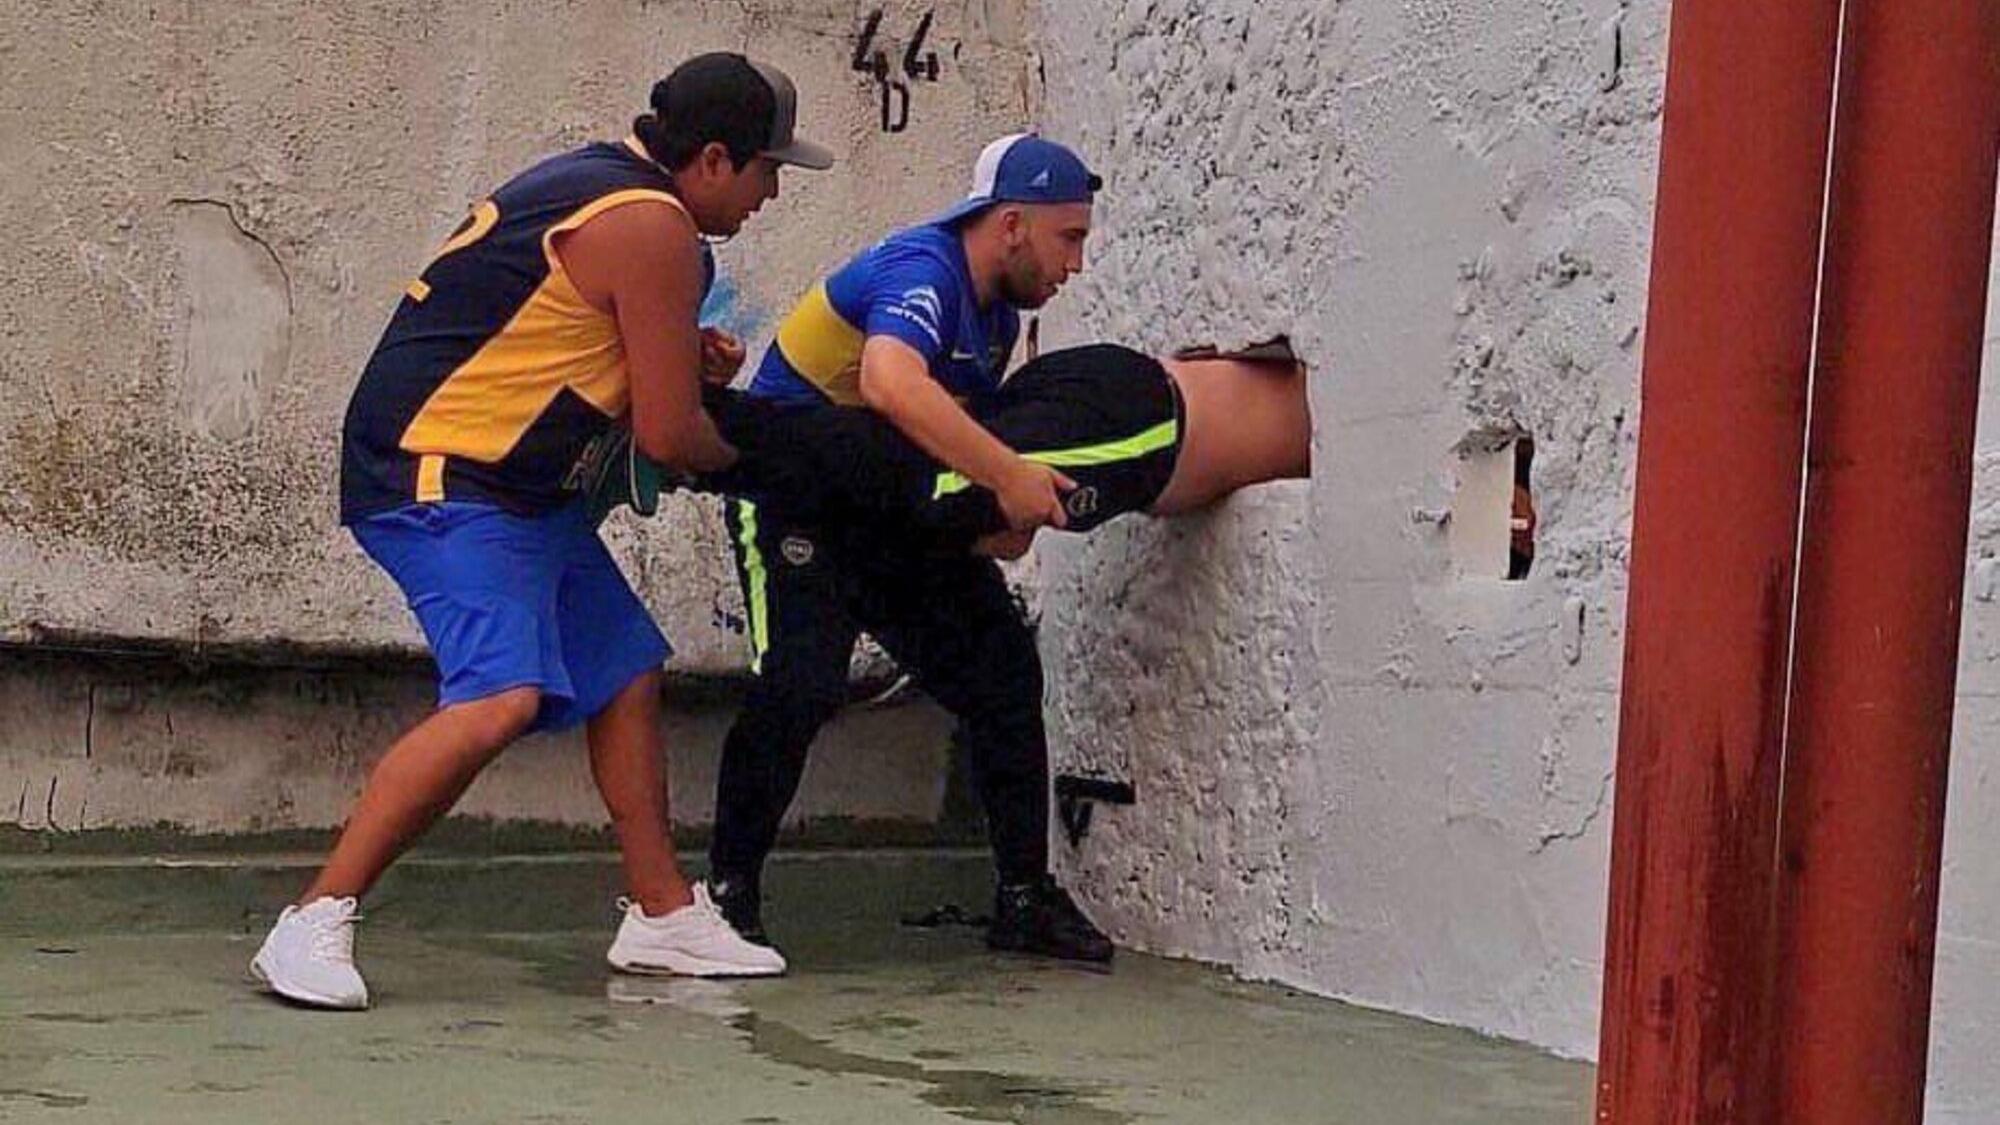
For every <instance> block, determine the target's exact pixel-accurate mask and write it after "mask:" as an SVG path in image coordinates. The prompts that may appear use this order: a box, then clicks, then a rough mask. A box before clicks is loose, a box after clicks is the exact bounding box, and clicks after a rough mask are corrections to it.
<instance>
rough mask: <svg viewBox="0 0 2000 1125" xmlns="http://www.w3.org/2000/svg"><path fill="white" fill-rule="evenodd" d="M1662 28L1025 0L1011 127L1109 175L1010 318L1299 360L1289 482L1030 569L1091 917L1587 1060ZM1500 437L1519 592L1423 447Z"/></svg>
mask: <svg viewBox="0 0 2000 1125" xmlns="http://www.w3.org/2000/svg"><path fill="white" fill-rule="evenodd" d="M1665 20H1666V11H1665V6H1664V5H1649V4H1645V5H1642V4H1634V5H1629V6H1628V5H1626V4H1623V3H1620V2H1619V0H1394V2H1390V3H1382V4H1372V5H1356V4H1346V5H1330V4H1324V3H1317V2H1312V0H1276V2H1252V0H1145V2H1140V0H1122V2H1106V3H1101V4H1090V5H1056V4H1044V5H1043V6H1042V9H1041V23H1040V34H1039V36H1038V37H1037V39H1036V47H1037V49H1038V50H1039V52H1040V53H1041V54H1042V55H1043V57H1044V61H1045V64H1046V73H1047V75H1048V86H1047V89H1046V91H1045V94H1044V98H1045V102H1044V104H1043V115H1044V117H1045V118H1046V120H1047V121H1048V122H1049V124H1050V127H1051V129H1052V130H1053V131H1055V132H1056V133H1058V134H1061V135H1063V136H1066V137H1068V138H1070V139H1073V140H1075V141H1076V142H1078V143H1079V144H1080V145H1081V146H1082V147H1083V148H1084V149H1085V150H1086V152H1087V153H1088V154H1089V155H1090V157H1091V158H1092V159H1093V160H1094V161H1096V162H1097V163H1098V164H1099V165H1101V166H1103V168H1104V170H1105V172H1106V174H1107V177H1108V179H1109V181H1110V187H1109V189H1108V191H1107V194H1106V196H1105V197H1104V199H1103V201H1102V202H1101V204H1100V224H1101V228H1102V234H1101V235H1100V236H1099V244H1098V246H1097V247H1096V253H1095V261H1094V263H1093V266H1092V268H1091V271H1090V272H1089V273H1087V274H1086V275H1085V276H1084V278H1083V279H1081V280H1080V281H1079V282H1078V283H1077V284H1076V285H1075V286H1074V287H1073V289H1072V291H1071V292H1070V293H1068V294H1066V295H1065V296H1064V297H1063V298H1062V299H1061V300H1062V305H1061V307H1060V308H1059V309H1058V310H1055V311H1054V312H1053V313H1052V317H1051V327H1052V328H1054V329H1055V331H1054V332H1052V333H1050V335H1051V336H1053V337H1054V339H1055V341H1056V342H1061V341H1062V340H1064V339H1070V340H1076V339H1082V338H1095V337H1101V336H1109V337H1112V338H1116V339H1120V340H1124V341H1128V342H1133V343H1139V344H1145V345H1151V346H1155V347H1159V346H1166V345H1171V344H1175V343H1180V342H1184V341H1188V340H1193V339H1201V338H1216V337H1219V338H1224V339H1239V340H1240V339H1249V338H1254V337H1257V336H1260V335H1268V334H1270V333H1273V332H1278V331H1283V332H1288V333H1290V334H1291V335H1292V336H1293V337H1294V339H1295V340H1296V341H1297V343H1298V345H1299V347H1300V350H1301V351H1302V353H1303V354H1304V355H1306V356H1307V357H1309V358H1310V359H1311V360H1312V361H1313V362H1314V363H1315V364H1316V365H1317V370H1316V374H1315V377H1314V382H1313V386H1312V408H1313V412H1314V420H1315V441H1314V458H1315V465H1314V479H1313V480H1312V481H1311V482H1310V483H1309V484H1285V485H1278V486H1268V487H1266V488H1263V489H1258V490H1252V491H1251V492H1249V493H1246V494H1243V495H1241V496H1239V497H1237V498H1235V499H1234V500H1232V501H1230V502H1229V503H1227V504H1225V505H1223V506H1222V507H1221V508H1220V509H1219V510H1217V511H1216V512H1214V513H1213V514H1210V515H1207V516H1205V517H1203V518H1200V519H1197V520H1193V521H1188V522H1185V523H1180V524H1177V525H1164V524H1152V525H1147V524H1135V525H1129V526H1120V527H1118V528H1117V529H1116V530H1114V531H1112V532H1110V533H1107V534H1104V535H1101V536H1098V537H1096V538H1095V539H1094V540H1092V541H1089V542H1079V541H1075V540H1067V541H1058V542H1056V543H1053V544H1051V545H1050V546H1049V547H1048V548H1045V549H1044V551H1043V553H1042V559H1041V565H1042V571H1043V574H1044V575H1045V578H1046V581H1047V584H1048V585H1047V589H1046V590H1045V591H1044V602H1043V604H1044V627H1045V636H1044V646H1045V651H1046V652H1047V654H1048V657H1049V664H1050V667H1051V669H1052V670H1053V671H1052V680H1053V686H1052V698H1053V708H1054V711H1053V729H1054V731H1055V738H1056V740H1057V743H1058V754H1059V757H1060V759H1061V762H1062V764H1061V765H1059V767H1058V768H1067V769H1072V770H1082V771H1086V772H1088V771H1093V770H1095V771H1102V772H1105V773H1110V774H1114V775H1118V776H1129V777H1131V778H1132V779H1133V780H1134V781H1135V783H1136V785H1137V788H1138V791H1139V805H1138V807H1137V808H1135V809H1131V810H1101V811H1100V812H1099V814H1098V816H1097V821H1096V827H1095V828H1094V829H1093V835H1092V837H1091V838H1090V840H1089V841H1088V842H1087V843H1086V844H1085V845H1084V847H1083V848H1082V849H1081V850H1080V851H1079V852H1076V853H1069V858H1068V862H1069V863H1070V865H1071V867H1072V869H1073V872H1074V874H1075V877H1076V880H1077V881H1078V882H1079V883H1080V884H1081V886H1082V887H1083V890H1084V894H1085V896H1086V897H1087V898H1088V899H1089V901H1090V904H1091V909H1092V910H1093V912H1094V913H1095V914H1096V915H1097V916H1098V917H1100V918H1101V919H1105V920H1108V921H1109V923H1110V924H1111V927H1112V928H1113V929H1114V930H1115V931H1116V933H1117V935H1118V936H1119V937H1120V938H1121V939H1122V940H1124V941H1127V942H1130V943H1133V944H1136V945H1138V946H1141V947H1144V948H1149V949H1155V950H1160V951H1164V952H1169V953H1174V954H1181V955H1187V956H1193V957H1200V958H1204V959H1212V960H1217V961H1222V962H1226V963H1228V964H1231V965H1233V966H1235V967H1237V968H1238V970H1239V971H1241V972H1243V973H1245V974H1246V975H1249V976H1253V977H1260V978H1271V979H1278V980H1283V981H1286V982H1289V983H1292V984H1295V985H1299V986H1302V987H1306V988H1310V989H1313V990H1316V991H1319V992H1323V993H1326V994H1330V995H1336V996H1343V997H1349V998H1352V999H1355V1000H1358V1001H1360V1002H1363V1003H1367V1004H1373V1005H1380V1006H1383V1007H1387V1008H1393V1009H1397V1010H1400V1011H1405V1012H1413V1013H1417V1014H1420V1015H1424V1016H1428V1017H1432V1018H1436V1019H1439V1020H1444V1021H1447V1022H1451V1023H1457V1024H1463V1025H1467V1026H1470V1027H1474V1028H1478V1029H1481V1030H1484V1031H1488V1032H1493V1033H1496V1034H1501V1035H1507V1036H1513V1037H1518V1038H1522V1039H1526V1040H1529V1041H1532V1042H1535V1043H1540V1044H1544V1045H1547V1046H1549V1047H1551V1048H1553V1049H1555V1050H1558V1051H1560V1052H1563V1053H1565V1054H1572V1055H1588V1054H1590V1053H1592V1052H1593V1051H1594V1049H1595V1046H1596V1033H1597V1002H1598V993H1599V987H1600V983H1599V975H1600V969H1601V964H1602V958H1603V947H1602V943H1603V910H1604V896H1605V877H1606V876H1605V873H1606V867H1607V862H1608V856H1609V827H1610V824H1609V821H1610V817H1609V815H1608V814H1609V808H1610V784H1611V776H1612V752H1613V745H1614V740H1615V735H1616V718H1617V705H1616V690H1617V686H1618V677H1619V669H1620V662H1621V658H1622V644H1623V638H1622V635H1621V629H1622V615H1623V599H1624V590H1625V579H1626V570H1625V559H1626V550H1627V546H1628V532H1629V523H1630V506H1631V500H1630V497H1631V487H1632V471H1633V466H1634V454H1635V452H1636V444H1635V442H1636V428H1637V424H1638V421H1639V419H1638V418H1637V416H1636V410H1637V394H1636V390H1637V383H1638V374H1639V365H1640V356H1641V352H1642V348H1643V340H1642V339H1641V328H1642V322H1643V313H1644V304H1645V296H1646V282H1647V267H1648V254H1649V244H1650V240H1651V211H1652V203H1653V182H1654V172H1655V162H1656V158H1657V147H1658V137H1659V113H1660V105H1661V93H1662V88H1663V80H1664V57H1663V56H1664V52H1665V43H1666V35H1665V30H1666V28H1665ZM1996 350H2000V349H1996ZM1986 404H1987V406H1988V408H1989V409H2000V387H1995V388H1991V389H1990V390H1989V393H1988V395H1987V397H1986ZM1516 431H1525V432H1528V433H1531V434H1532V435H1533V437H1534V439H1535V441H1536V444H1537V447H1538V448H1537V456H1536V460H1535V467H1534V489H1535V494H1536V498H1537V501H1538V504H1539V507H1540V511H1541V515H1542V521H1543V523H1542V531H1541V534H1540V544H1539V553H1538V557H1537V559H1536V563H1535V567H1534V571H1533V573H1532V574H1531V576H1530V577H1529V578H1528V579H1527V580H1526V581H1523V582H1518V583H1514V582H1504V581H1501V580H1500V579H1499V577H1498V576H1497V575H1485V574H1479V575H1468V574H1463V573H1459V572H1458V571H1457V569H1456V568H1455V567H1454V563H1453V558H1452V552H1451V549H1450V545H1449V540H1450V535H1449V533H1448V531H1447V530H1446V527H1447V526H1448V525H1446V524H1442V523H1441V522H1440V519H1441V518H1442V517H1444V516H1445V514H1446V513H1448V512H1449V511H1450V510H1451V508H1452V505H1453V502H1454V487H1453V486H1454V476H1455V468H1454V467H1455V465H1456V462H1457V452H1456V451H1457V450H1459V449H1460V448H1463V447H1464V446H1465V445H1467V444H1470V445H1478V444H1480V443H1482V442H1484V441H1486V440H1488V439H1490V438H1492V437H1494V436H1496V435H1504V434H1507V433H1510V432H1516ZM1983 432H1984V433H1986V434H1987V435H1989V437H1988V438H1987V444H1986V446H1985V447H1983V448H1986V449H1987V452H1986V453H1984V454H1983V455H1982V457H1981V461H1980V468H1981V476H1980V490H1979V503H1980V509H1979V514H1978V517H1977V521H1976V528H1975V531H1976V542H1977V546H1976V548H1975V550H1976V551H1977V552H1978V553H1979V554H1981V555H1993V554H1995V553H1996V552H1997V551H2000V444H1996V442H2000V439H1996V438H1993V437H1991V436H1990V435H1992V434H1994V433H1996V432H2000V431H1996V430H1995V429H1994V428H1993V427H1991V426H1988V427H1985V429H1984V431H1983ZM1460 518H1461V519H1463V518H1464V517H1463V516H1461V517H1460ZM1885 546H1886V545H1885ZM1977 573H1978V574H1979V575H1980V576H1981V578H1980V580H1979V581H1980V583H1983V585H1979V586H1978V589H1976V590H1975V593H1977V594H1978V595H1979V597H1977V598H1974V599H1973V600H1971V601H1970V602H1969V607H1970V608H1969V611H1968V619H1967V624H1968V632H1967V638H1966V642H1967V643H1966V653H1965V665H1964V667H1965V680H1964V695H1963V698H1962V700H1961V711H1960V714H1961V720H1962V721H1961V724H1960V728H1961V738H1960V740H1959V744H1958V753H1957V763H1956V778H1955V781H1956V789H1955V795H1954V801H1953V805H1952V809H1951V816H1952V822H1951V837H1950V845H1949V851H1950V870H1949V872H1948V875H1947V882H1946V888H1945V898H1946V907H1945V923H1944V938H1943V943H1942V951H1941V963H1940V974H1939V995H1940V998H1939V1003H1938V1013H1939V1018H1938V1034H1937V1037H1936V1042H1937V1050H1936V1056H1937V1065H1936V1067H1935V1068H1934V1075H1935V1079H1934V1087H1935V1097H1934V1113H1933V1118H1934V1120H1937V1121H1949V1122H1967V1123H1969V1122H1973V1121H1992V1120H1995V1119H1996V1118H2000V1072H1996V1071H1995V1069H1994V1068H1993V1067H1992V1066H1991V1060H1992V1059H1993V1058H1994V1057H1995V1055H1996V1053H1997V1052H2000V985H1996V984H1995V983H1994V982H1995V981H2000V942H1996V940H1995V935H1996V934H2000V877H1996V875H2000V872H1997V871H1996V868H1995V865H1994V863H1993V862H1992V861H1991V857H1992V856H1994V855H1996V854H2000V815H1996V813H2000V793H1996V792H1995V786H1994V785H1993V784H1992V783H1991V782H1989V780H1988V776H1987V775H1988V774H1989V773H1990V772H1991V769H1992V765H1993V762H1994V750H1993V746H1994V741H1995V737H1996V734H2000V706H1996V704H1995V699H1996V689H2000V621H1996V620H1992V619H1991V615H1992V614H1993V613H1994V612H1995V610H1994V606H1993V604H1992V598H1993V597H1994V596H1995V588H1996V585H2000V562H1995V563H1989V564H1987V565H1986V566H1985V567H1983V568H1981V569H1980V570H1979V571H1978V572H1977ZM1976 585H1977V584H1976Z"/></svg>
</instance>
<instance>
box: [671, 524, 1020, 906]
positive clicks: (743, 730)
mask: <svg viewBox="0 0 2000 1125" xmlns="http://www.w3.org/2000/svg"><path fill="white" fill-rule="evenodd" d="M725 510H726V513H727V518H728V523H729V533H730V542H731V545H732V546H733V548H734V550H735V554H736V563H737V573H738V577H739V578H740V579H741V580H742V583H743V591H744V600H745V603H746V607H747V609H748V619H749V630H750V634H751V640H752V643H753V650H754V652H755V653H756V657H755V663H754V664H753V670H754V671H755V673H756V676H755V679H754V681H753V683H752V686H751V688H750V696H749V698H748V699H747V700H746V701H745V702H744V705H743V708H742V710H741V711H740V712H739V713H738V715H737V717H736V722H735V724H734V725H733V726H732V727H731V728H730V731H729V736H728V739H727V741H726V742H725V743H724V745H723V753H722V772H721V777H720V779H719V781H718V784H717V792H716V810H715V835H714V841H713V843H712V845H711V847H710V851H709V859H710V863H711V865H712V869H713V871H714V874H715V876H717V877H730V876H734V877H738V878H741V877H745V876H753V877H754V876H755V875H756V874H757V873H758V872H759V871H760V869H761V867H762V864H763V862H764V857H765V856H766V855H767V854H768V853H769V852H770V850H771V847H772V844H773V842H774V841H775V840H776V839H777V835H778V825H779V822H780V821H781V820H782V818H783V817H784V814H785V810H786V809H787V808H788V807H790V805H791V802H792V797H793V795H794V794H795V793H796V792H797V790H798V786H799V777H800V776H801V774H803V773H804V771H805V762H806V752H807V750H808V749H809V748H810V746H811V745H812V740H813V737H814V736H815V735H816V734H818V733H819V729H820V727H821V726H822V725H824V724H825V723H826V721H827V720H828V719H830V718H832V717H833V715H834V713H835V712H836V711H838V710H839V709H840V707H841V705H842V704H843V703H844V702H845V701H846V698H847V683H848V665H849V660H850V658H851V657H852V655H853V650H854V642H855V639H856V637H857V636H858V634H859V633H860V632H861V631H862V630H866V631H867V632H868V633H869V634H870V635H871V636H873V637H874V638H875V639H876V640H877V641H878V642H880V643H881V645H882V647H883V648H885V649H886V650H888V652H889V655H891V656H892V657H894V658H895V660H896V662H897V663H898V664H900V665H902V667H903V668H904V670H905V671H908V672H911V673H913V674H914V675H915V676H916V679H917V682H918V683H919V684H920V685H921V686H922V687H923V689H924V691H925V692H927V693H928V694H929V695H930V696H931V697H932V698H933V699H936V700H937V701H938V702H939V703H940V704H942V705H943V706H944V707H945V709H946V710H948V711H950V712H951V713H952V714H953V715H954V716H956V717H957V718H958V720H959V722H960V724H961V725H960V731H961V736H962V738H963V740H964V744H965V746H966V748H967V750H968V751H969V753H970V755H971V765H972V772H973V784H974V786H975V788H976V790H977V792H978V794H979V797H980V800H981V802H982V803H983V804H984V806H985V811H986V823H987V828H988V832H989V835H990V837H991V840H992V843H993V853H994V860H995V863H996V865H997V866H998V868H999V875H1000V879H1001V881H1002V882H1022V881H1026V880H1029V879H1034V878H1038V877H1040V876H1041V875H1043V874H1044V873H1045V872H1046V871H1047V869H1048V821H1049V811H1048V800H1049V796H1048V793H1049V789H1048V742H1047V738H1046V736H1045V734H1044V732H1043V727H1042V665H1041V658H1040V656H1039V655H1038V654H1037V652H1036V651H1035V638H1034V634H1033V632H1032V631H1031V630H1030V628H1029V626H1028V624H1027V622H1026V621H1025V620H1024V619H1023V617H1022V615H1021V610H1020V607H1019V605H1018V604H1017V602H1016V601H1015V598H1014V596H1013V593H1012V592H1011V591H1010V590H1008V588H1007V585H1006V583H1005V581H1004V580H1003V579H1002V578H1001V575H1000V570H999V567H997V566H996V565H994V563H993V561H992V560H991V559H984V558H978V557H975V556H972V555H968V554H965V553H963V552H944V553H940V552H936V551H927V550H924V549H923V548H922V547H921V546H918V545H915V544H912V543H909V542H905V541H895V540H890V539H885V538H883V535H884V534H885V533H882V532H879V531H870V530H869V529H867V528H862V527H856V526H853V525H848V526H845V527H838V528H835V527H823V526H814V525H813V524H811V523H805V522H801V521H798V520H794V519H789V518H787V517H786V515H785V514H784V513H783V512H782V511H781V510H779V509H778V508H777V507H775V506H774V505H773V504H772V503H770V502H753V501H748V500H742V499H736V498H731V499H729V500H727V501H726V507H725Z"/></svg>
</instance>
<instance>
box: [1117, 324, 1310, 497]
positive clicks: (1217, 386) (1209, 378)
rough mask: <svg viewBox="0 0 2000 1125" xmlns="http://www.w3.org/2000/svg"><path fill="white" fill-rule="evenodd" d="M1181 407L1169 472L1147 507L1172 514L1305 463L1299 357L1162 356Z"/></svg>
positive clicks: (1306, 426)
mask: <svg viewBox="0 0 2000 1125" xmlns="http://www.w3.org/2000/svg"><path fill="white" fill-rule="evenodd" d="M1163 362H1164V363H1165V364H1166V368H1167V373H1168V374H1169V375H1171V376H1172V377H1173V380H1174V382H1175V384H1177V385H1178V386H1179V387H1180V389H1181V401H1182V403H1183V405H1184V406H1185V408H1186V410H1187V429H1186V432H1185V434H1184V435H1183V437H1182V441H1181V452H1180V457H1179V459H1178V460H1177V461H1176V462H1175V465H1174V475H1173V477H1172V479H1170V480H1169V481H1168V482H1167V487H1166V489H1165V490H1164V491H1162V492H1161V493H1160V498H1159V499H1158V500H1156V501H1154V502H1153V506H1152V508H1151V509H1150V510H1151V512H1152V513H1153V514H1154V515H1156V516H1173V515H1179V514H1181V513H1182V512H1186V511H1190V510H1192V509H1195V508H1199V507H1202V506H1203V505H1205V504H1210V503H1213V502H1214V501H1216V500H1219V499H1221V498H1222V497H1223V496H1225V495H1227V494H1229V493H1231V492H1234V491H1235V490H1237V489H1239V488H1242V487H1244V486H1246V485H1251V484H1257V483H1260V482H1262V481H1269V480H1283V479H1286V478H1295V477H1303V476H1306V475H1308V474H1309V473H1310V472H1311V470H1312V419H1311V417H1310V415H1309V414H1308V412H1307V407H1306V373H1305V367H1304V365H1303V364H1297V363H1282V362H1272V361H1267V360H1237V359H1202V360H1165V361H1163Z"/></svg>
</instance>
